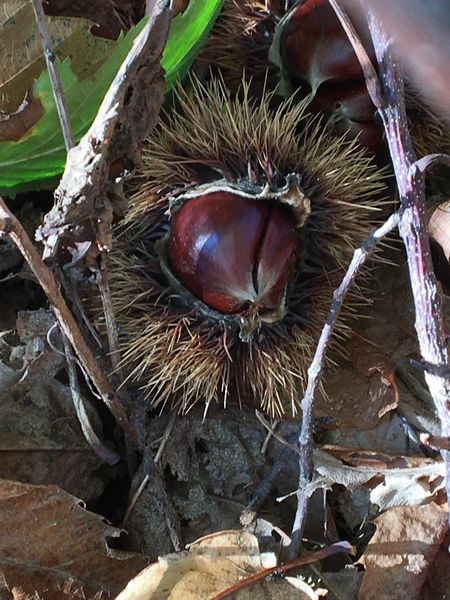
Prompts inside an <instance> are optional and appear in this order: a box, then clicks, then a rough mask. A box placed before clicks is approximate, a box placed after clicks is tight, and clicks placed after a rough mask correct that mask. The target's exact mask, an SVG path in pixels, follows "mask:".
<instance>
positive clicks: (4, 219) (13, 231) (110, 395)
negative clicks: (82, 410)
mask: <svg viewBox="0 0 450 600" xmlns="http://www.w3.org/2000/svg"><path fill="white" fill-rule="evenodd" d="M0 231H2V232H4V233H6V234H7V235H9V237H10V238H11V240H12V241H13V242H14V243H15V244H16V246H17V247H18V249H19V250H20V252H21V254H22V256H23V257H24V259H25V260H26V261H27V263H28V265H29V266H30V268H31V270H32V271H33V273H34V274H35V276H36V278H37V280H38V281H39V283H40V284H41V286H42V288H43V290H44V292H45V293H46V295H47V298H48V301H49V302H50V304H51V306H52V308H53V310H54V312H55V315H56V318H57V319H58V322H59V326H60V328H61V331H62V332H63V334H64V335H66V336H67V338H68V339H69V341H70V343H71V345H72V347H73V349H74V351H75V354H76V356H77V358H78V360H79V361H80V364H81V365H82V366H83V367H84V369H85V370H86V371H87V373H88V374H89V377H90V379H91V381H92V382H93V384H94V386H95V387H96V389H97V391H98V393H99V394H100V396H101V398H102V399H103V401H104V402H105V404H106V405H107V406H108V408H109V409H110V411H111V412H112V413H113V415H114V416H115V418H116V420H117V422H118V423H119V425H120V426H121V427H122V428H123V429H124V431H126V432H127V433H128V435H130V436H131V439H135V438H136V433H135V430H134V427H133V426H132V424H131V423H130V421H129V420H128V417H127V414H126V410H125V408H124V406H123V405H122V404H121V402H120V401H119V400H118V398H117V397H116V394H115V392H114V390H113V388H112V387H111V385H110V383H109V382H108V380H107V378H106V377H105V375H104V373H103V371H102V370H101V369H100V367H99V366H98V364H97V361H96V360H95V357H94V355H93V354H92V352H91V350H90V348H89V346H88V345H87V344H86V342H85V341H84V338H83V336H82V334H81V332H80V329H79V327H78V325H77V323H76V321H75V319H74V318H73V315H72V313H71V311H70V309H69V307H68V306H67V304H66V301H65V300H64V297H63V295H62V293H61V290H60V288H59V285H58V282H57V281H56V279H55V277H54V275H53V273H52V272H51V270H50V269H49V268H48V267H47V265H46V264H45V263H44V261H43V260H42V258H41V257H40V255H39V253H38V251H37V250H36V248H35V247H34V245H33V243H32V241H31V240H30V238H29V237H28V235H27V233H26V231H25V229H24V228H23V227H22V225H21V224H20V222H19V221H18V220H17V219H16V217H15V216H14V215H13V214H12V213H11V211H10V210H9V209H8V207H7V206H6V204H5V203H4V201H3V199H2V198H0Z"/></svg>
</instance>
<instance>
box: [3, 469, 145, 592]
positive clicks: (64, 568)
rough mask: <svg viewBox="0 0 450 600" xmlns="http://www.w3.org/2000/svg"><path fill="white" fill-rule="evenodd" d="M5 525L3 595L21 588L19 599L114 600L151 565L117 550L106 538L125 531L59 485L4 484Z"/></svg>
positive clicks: (7, 482)
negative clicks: (98, 597) (95, 598)
mask: <svg viewBox="0 0 450 600" xmlns="http://www.w3.org/2000/svg"><path fill="white" fill-rule="evenodd" d="M0 523H1V524H2V534H1V536H0V591H3V592H4V590H5V589H10V590H12V589H13V588H16V596H15V597H19V596H18V595H19V592H20V593H21V594H23V595H26V594H31V595H33V598H35V597H39V598H42V599H45V600H64V599H66V598H67V599H70V600H75V599H78V598H80V600H81V599H82V598H89V597H92V595H94V594H96V593H100V592H104V593H105V596H104V597H108V594H117V593H118V592H119V591H120V589H122V587H123V586H124V585H125V583H126V582H127V581H128V580H129V579H130V578H131V577H133V575H134V574H135V573H137V572H138V571H139V570H140V569H142V567H143V566H144V564H145V560H144V558H143V557H141V556H139V555H136V554H130V553H124V552H121V553H119V552H114V551H111V550H110V549H109V548H108V545H107V543H106V538H107V537H118V536H119V535H120V530H119V529H116V528H114V527H112V526H110V525H108V524H107V523H105V521H104V519H103V518H102V517H100V516H99V515H96V514H94V513H91V512H88V511H87V510H85V509H84V508H82V506H81V503H80V500H78V499H77V498H75V497H73V496H70V495H69V494H67V493H66V492H64V491H63V490H61V489H59V488H58V487H56V486H48V487H44V486H31V485H25V484H21V483H18V482H15V481H7V480H0ZM2 583H3V590H2V587H1V586H2ZM34 594H36V596H34ZM83 594H84V595H83ZM2 597H5V596H2ZM6 597H7V596H6Z"/></svg>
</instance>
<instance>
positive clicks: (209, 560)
mask: <svg viewBox="0 0 450 600" xmlns="http://www.w3.org/2000/svg"><path fill="white" fill-rule="evenodd" d="M275 565H276V558H275V555H274V554H273V553H268V554H260V552H259V545H258V540H257V539H256V537H255V536H254V535H253V534H251V533H248V532H246V531H222V532H219V533H215V534H211V535H208V536H205V537H203V538H200V539H199V540H197V541H196V542H194V543H193V544H191V545H190V546H189V550H184V551H182V552H178V553H176V554H167V555H166V556H162V557H161V558H159V559H158V562H156V563H154V564H152V565H150V566H148V567H147V568H146V569H144V571H142V572H141V573H139V575H138V576H137V577H135V578H134V579H133V580H132V581H130V582H129V583H128V585H127V586H126V588H125V589H124V590H123V591H122V592H121V593H120V594H119V595H118V596H117V598H116V600H150V599H151V600H163V599H164V600H177V599H180V600H181V599H183V600H201V599H203V598H205V599H206V598H211V597H212V596H214V595H216V594H218V593H219V592H221V591H223V590H225V589H227V588H229V587H230V586H232V585H233V584H234V583H236V582H237V581H238V580H239V579H241V578H242V577H245V576H248V575H250V574H252V573H253V572H256V571H259V570H262V569H264V568H268V567H272V566H273V567H275Z"/></svg>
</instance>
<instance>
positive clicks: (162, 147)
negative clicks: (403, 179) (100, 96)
mask: <svg viewBox="0 0 450 600" xmlns="http://www.w3.org/2000/svg"><path fill="white" fill-rule="evenodd" d="M176 95H177V103H176V104H177V105H178V108H177V111H176V112H172V113H169V114H166V115H164V116H163V117H162V119H161V121H160V123H159V125H158V126H157V127H156V129H155V130H154V131H153V133H152V135H151V137H150V139H149V140H148V143H147V147H146V150H145V153H144V156H143V165H142V169H141V172H140V174H139V176H138V177H137V180H136V185H137V189H136V192H135V193H134V195H133V196H132V198H131V200H130V208H129V212H128V215H127V217H126V225H125V228H124V229H123V230H122V232H121V233H120V235H119V237H118V240H117V242H116V245H115V250H114V252H113V255H112V257H111V263H112V264H111V268H110V276H111V286H112V290H113V302H114V308H115V314H116V318H117V320H118V323H119V325H120V336H121V346H122V347H121V349H122V356H123V362H124V365H123V366H125V367H126V368H127V369H128V371H129V380H130V381H134V382H138V383H139V385H140V386H141V388H142V390H143V391H144V393H145V395H146V396H147V397H149V398H150V399H151V401H152V402H153V403H154V405H160V406H164V405H165V404H166V403H170V404H171V405H172V406H174V407H176V408H178V409H179V410H180V411H184V412H185V411H188V410H189V409H190V408H191V407H192V406H193V405H194V403H195V402H198V401H201V402H204V403H205V408H207V407H208V406H209V404H210V403H211V402H224V403H225V404H226V403H227V401H229V400H230V399H232V400H235V399H238V400H239V401H240V402H241V403H246V404H250V405H254V406H258V407H260V408H262V410H264V411H265V412H266V413H268V414H270V415H273V416H282V415H285V414H289V415H290V414H295V413H296V411H297V410H298V403H299V400H300V398H301V393H302V390H303V386H304V381H305V370H306V368H307V366H308V364H309V361H310V358H311V353H312V352H313V351H314V347H315V343H316V341H317V339H318V336H319V334H320V330H321V327H322V326H323V323H324V320H325V318H326V314H327V311H328V307H329V304H330V300H331V295H332V292H333V290H334V289H335V288H336V287H337V285H338V284H339V283H340V281H341V278H342V275H343V273H344V270H345V269H346V267H347V265H348V263H349V261H350V258H351V255H352V253H353V250H354V248H355V247H356V246H358V245H359V244H360V243H361V241H362V240H363V239H364V238H365V237H366V235H367V233H368V231H369V230H370V228H371V227H372V226H373V224H374V222H375V221H376V220H377V215H378V214H379V213H378V212H377V211H378V209H379V208H380V206H381V205H382V200H381V199H380V198H381V196H382V193H383V191H384V178H383V174H382V173H381V172H380V171H379V170H378V169H377V168H376V167H375V166H374V165H373V164H372V162H371V159H370V158H368V157H367V155H366V154H365V153H364V152H363V151H361V150H358V148H357V147H356V145H355V144H354V143H347V142H345V141H344V140H343V139H341V138H336V137H334V136H333V135H331V134H329V133H327V132H325V131H323V128H322V127H321V125H320V122H319V121H318V120H317V119H311V118H309V117H308V116H306V115H305V107H304V105H303V104H297V103H295V102H293V101H292V100H291V101H286V102H284V103H283V104H282V105H281V106H280V107H279V108H278V109H277V110H276V111H274V112H271V109H270V108H269V105H270V94H266V95H264V97H263V98H262V99H261V101H260V102H253V101H252V100H250V98H249V90H248V86H247V85H245V84H244V85H243V88H242V92H241V93H240V94H239V95H238V97H232V96H231V94H230V92H228V91H226V90H225V88H224V86H223V84H222V83H221V82H220V81H217V80H214V81H212V82H211V83H210V84H209V85H208V86H207V87H202V86H201V85H200V84H198V83H197V84H194V85H193V87H192V89H191V90H190V91H186V90H184V89H182V88H180V87H179V88H178V89H177V91H176ZM299 123H301V124H303V131H302V132H301V133H298V128H299ZM290 173H297V174H299V175H300V177H301V186H302V189H303V191H304V192H305V194H306V195H307V196H308V198H309V199H310V201H311V214H310V216H309V219H308V221H307V224H306V226H305V227H304V228H303V230H302V237H301V245H302V248H304V254H305V256H306V258H307V261H305V260H304V262H303V263H302V266H301V269H300V271H299V274H298V276H297V278H296V279H295V281H294V282H293V283H292V289H291V290H290V295H289V300H288V310H287V315H286V317H285V318H284V320H283V321H281V322H278V323H275V324H273V325H270V326H269V325H264V326H262V327H261V328H260V329H259V330H258V331H257V332H256V333H255V334H254V336H253V338H252V340H251V341H250V342H249V343H244V342H242V341H241V340H240V339H239V335H238V331H237V329H236V328H233V327H231V326H230V325H229V324H227V323H226V322H225V321H222V320H220V319H217V318H208V316H205V315H204V314H200V313H199V312H197V311H196V309H195V308H194V307H193V306H192V305H189V303H188V302H186V299H185V298H184V297H183V294H180V293H179V292H176V291H175V290H173V289H171V287H170V285H169V284H168V282H167V280H166V279H165V277H164V275H163V273H162V272H161V267H160V264H159V260H158V258H157V256H156V253H155V249H154V244H155V241H156V240H157V239H158V238H161V237H162V236H163V235H164V234H165V232H167V229H168V227H169V222H168V216H167V212H166V211H167V209H168V207H169V203H170V202H171V200H173V199H174V198H176V197H177V196H180V195H182V194H183V193H186V191H187V190H189V189H192V188H193V186H196V185H199V184H203V183H205V181H209V182H211V181H212V180H213V179H217V180H219V179H220V180H221V181H223V180H224V179H225V180H226V181H228V182H230V184H233V185H236V182H239V181H242V180H245V181H246V185H247V186H249V185H253V186H261V187H264V186H265V185H266V184H269V185H270V186H272V188H273V189H275V188H276V187H277V186H281V185H283V184H284V179H285V177H286V175H288V174H290ZM360 302H364V298H363V294H362V293H361V291H360V290H358V289H357V288H355V290H354V291H353V293H352V296H351V297H350V298H349V301H348V302H347V304H346V308H345V311H344V315H343V318H342V319H341V320H340V323H339V326H338V331H337V336H336V338H335V339H338V338H339V336H340V337H342V336H344V335H345V334H346V331H347V327H348V326H347V325H346V323H345V321H346V317H347V318H348V317H349V316H350V315H351V314H352V312H355V311H357V306H358V303H360Z"/></svg>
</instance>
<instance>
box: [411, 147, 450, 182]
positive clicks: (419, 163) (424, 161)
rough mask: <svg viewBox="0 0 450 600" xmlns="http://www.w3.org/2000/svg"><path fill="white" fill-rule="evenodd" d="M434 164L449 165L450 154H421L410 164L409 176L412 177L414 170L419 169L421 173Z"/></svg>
mask: <svg viewBox="0 0 450 600" xmlns="http://www.w3.org/2000/svg"><path fill="white" fill-rule="evenodd" d="M435 165H446V166H447V167H450V156H449V155H448V154H441V153H436V154H428V155H427V156H423V157H422V158H419V159H417V160H416V162H415V163H414V164H413V165H412V171H411V173H410V176H412V177H414V175H415V171H416V170H419V171H420V172H421V173H425V171H427V170H428V169H431V167H434V166H435Z"/></svg>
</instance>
